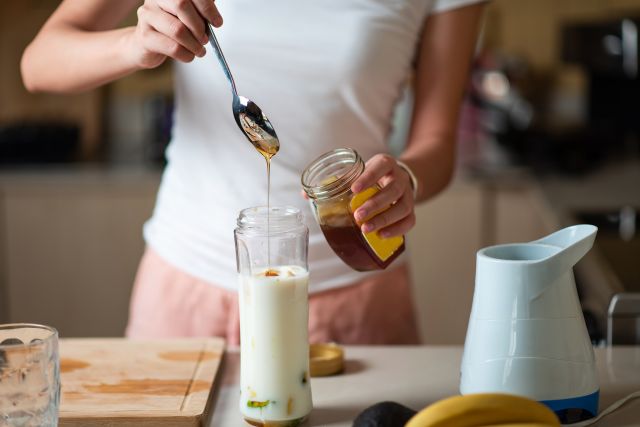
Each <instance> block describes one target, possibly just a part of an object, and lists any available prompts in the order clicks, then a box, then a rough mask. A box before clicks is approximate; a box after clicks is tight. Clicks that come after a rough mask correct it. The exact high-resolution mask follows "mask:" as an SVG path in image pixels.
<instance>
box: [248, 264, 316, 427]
mask: <svg viewBox="0 0 640 427" xmlns="http://www.w3.org/2000/svg"><path fill="white" fill-rule="evenodd" d="M308 287H309V273H308V272H307V270H305V269H304V268H302V267H298V266H281V267H273V268H270V269H269V270H264V271H262V272H260V273H258V274H254V275H253V276H248V275H240V289H239V297H240V298H239V299H240V350H241V353H240V387H241V388H240V393H241V396H240V411H241V412H242V415H243V416H244V417H245V419H247V421H250V422H251V423H252V424H254V425H269V426H273V425H279V424H280V423H277V422H278V421H282V422H283V423H282V424H280V425H286V426H293V425H296V424H297V421H302V419H303V418H304V417H306V416H307V415H308V414H309V412H311V385H310V383H309V340H308V329H307V328H308V317H309V305H308ZM274 422H276V423H274Z"/></svg>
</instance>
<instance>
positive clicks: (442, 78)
mask: <svg viewBox="0 0 640 427" xmlns="http://www.w3.org/2000/svg"><path fill="white" fill-rule="evenodd" d="M482 10H483V6H482V5H473V6H467V7H463V8H460V9H456V10H453V11H450V12H445V13H442V14H438V15H435V16H433V17H430V18H429V19H428V20H427V23H426V25H425V29H424V32H423V37H422V43H421V48H420V51H419V55H418V61H417V67H416V78H415V85H414V89H415V99H416V102H415V105H414V111H413V117H412V120H411V122H412V123H411V130H410V133H409V141H408V144H407V148H406V150H405V151H404V153H402V155H401V157H400V159H401V160H402V161H404V162H405V163H406V164H407V165H408V166H409V167H410V168H411V170H412V172H413V173H414V174H415V175H416V178H417V179H418V193H417V201H424V200H427V199H429V198H431V197H433V196H435V195H436V194H437V193H438V192H440V191H442V190H443V189H444V188H445V187H446V186H447V185H448V183H449V182H450V181H451V177H452V175H453V170H454V165H455V150H456V147H455V145H456V144H455V142H456V134H457V125H458V115H459V111H460V104H461V102H462V99H463V97H464V92H465V86H466V83H467V79H468V75H469V68H470V65H471V59H472V57H473V51H474V46H475V42H476V37H477V33H478V26H479V22H480V17H481V15H482Z"/></svg>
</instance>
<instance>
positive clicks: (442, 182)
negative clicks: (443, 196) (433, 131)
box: [400, 134, 455, 202]
mask: <svg viewBox="0 0 640 427" xmlns="http://www.w3.org/2000/svg"><path fill="white" fill-rule="evenodd" d="M423 138H424V139H425V141H421V143H419V144H416V143H414V144H409V145H408V147H407V149H406V150H405V151H404V152H403V153H402V155H401V156H400V160H402V161H403V162H404V163H406V164H407V166H409V168H410V169H411V171H412V172H413V173H414V175H415V176H416V178H417V180H418V191H417V194H416V202H423V201H426V200H429V199H430V198H432V197H434V196H435V195H437V194H438V193H440V192H441V191H442V190H444V189H445V188H446V187H447V185H448V184H449V182H450V181H451V178H452V176H453V171H454V164H455V143H454V140H455V135H453V134H449V135H446V134H442V135H431V136H424V137H423Z"/></svg>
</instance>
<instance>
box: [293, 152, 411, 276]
mask: <svg viewBox="0 0 640 427" xmlns="http://www.w3.org/2000/svg"><path fill="white" fill-rule="evenodd" d="M363 171H364V162H363V161H362V158H361V157H360V155H359V154H358V153H357V152H356V151H355V150H352V149H350V148H339V149H336V150H333V151H330V152H328V153H326V154H323V155H322V156H320V157H318V158H317V159H316V160H314V161H313V162H311V164H310V165H309V166H307V168H306V169H305V170H304V172H303V173H302V187H303V188H304V191H305V192H306V193H307V195H308V196H309V198H310V200H311V204H312V206H313V209H312V210H313V212H314V215H315V217H316V220H317V221H318V224H319V225H320V228H321V229H322V232H323V233H324V237H325V238H326V239H327V242H328V243H329V246H331V248H332V249H333V251H334V252H335V253H336V254H337V255H338V256H339V257H340V258H341V259H342V260H343V261H344V262H345V263H346V264H347V265H349V266H350V267H351V268H353V269H355V270H358V271H368V270H378V269H384V268H387V266H389V264H391V263H392V262H393V260H394V259H396V258H397V257H398V256H399V255H400V254H401V253H402V252H403V251H404V237H403V236H396V237H390V238H382V237H380V236H379V234H378V231H377V230H376V231H372V232H370V233H362V231H361V229H360V226H361V225H362V223H358V221H356V220H355V218H354V216H353V212H354V211H355V210H356V209H358V208H359V207H360V206H361V205H362V204H363V203H364V202H365V201H366V200H368V199H369V198H370V197H372V196H373V195H374V194H376V193H377V192H378V191H379V190H380V188H379V187H378V186H375V187H371V188H368V189H366V190H364V191H362V192H360V193H358V194H355V195H354V194H353V193H352V192H351V184H353V182H354V181H355V180H356V179H357V178H358V177H359V176H360V175H361V174H362V172H363ZM387 209H388V208H387ZM385 210H386V209H385ZM378 213H380V212H375V214H378ZM372 216H373V215H372ZM370 217H371V216H370ZM370 217H369V218H370ZM369 218H366V219H365V221H366V220H368V219H369ZM365 221H363V222H365Z"/></svg>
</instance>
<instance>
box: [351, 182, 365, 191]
mask: <svg viewBox="0 0 640 427" xmlns="http://www.w3.org/2000/svg"><path fill="white" fill-rule="evenodd" d="M351 191H352V192H354V193H359V192H360V191H362V185H360V184H353V185H352V186H351Z"/></svg>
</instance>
